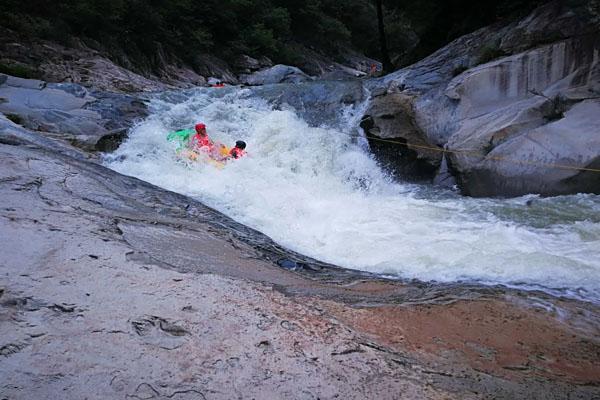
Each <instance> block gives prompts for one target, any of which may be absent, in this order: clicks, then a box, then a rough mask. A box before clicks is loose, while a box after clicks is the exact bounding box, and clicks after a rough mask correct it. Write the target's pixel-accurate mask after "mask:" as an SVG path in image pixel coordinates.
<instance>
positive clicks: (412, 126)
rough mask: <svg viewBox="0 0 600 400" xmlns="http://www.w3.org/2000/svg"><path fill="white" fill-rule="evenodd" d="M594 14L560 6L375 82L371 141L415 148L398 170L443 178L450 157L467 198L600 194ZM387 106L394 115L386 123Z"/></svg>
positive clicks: (599, 75) (599, 42)
mask: <svg viewBox="0 0 600 400" xmlns="http://www.w3.org/2000/svg"><path fill="white" fill-rule="evenodd" d="M594 4H596V3H595V2H594V1H588V2H585V4H584V5H581V6H577V7H569V6H567V5H564V4H563V3H561V2H552V3H550V4H548V5H546V6H543V7H541V8H539V9H537V10H536V11H534V12H533V13H532V14H531V15H529V16H528V17H526V18H525V19H523V20H521V21H518V22H515V23H513V24H510V25H506V26H491V27H487V28H483V29H481V30H479V31H477V32H474V33H473V34H470V35H466V36H464V37H461V38H459V39H457V40H455V41H454V42H452V43H450V44H449V45H448V46H446V47H445V48H443V49H440V50H439V51H437V52H435V53H434V54H432V55H431V56H429V57H427V58H425V59H424V60H422V61H420V62H418V63H416V64H415V65H413V66H410V67H407V68H405V69H402V70H400V71H397V72H395V73H393V74H390V75H388V76H386V77H384V78H382V79H380V80H378V81H375V82H370V83H369V84H368V86H369V88H370V90H371V92H372V94H373V96H374V99H373V102H372V104H371V107H370V108H369V110H368V111H367V118H370V119H371V120H372V126H371V127H370V130H369V133H370V134H372V135H375V136H377V137H381V138H396V139H398V140H405V141H407V142H408V143H409V144H408V146H401V147H403V148H404V150H406V148H407V147H408V149H409V150H410V151H404V154H401V156H400V157H399V158H397V159H399V160H400V162H399V165H402V164H407V163H410V160H411V159H412V160H419V161H420V160H425V161H426V166H427V168H432V167H433V168H437V167H439V165H440V164H439V163H440V160H441V153H442V152H443V151H444V147H445V151H446V152H447V155H448V157H447V160H448V164H449V169H450V171H451V172H452V173H454V174H455V175H456V177H457V181H458V184H459V187H460V189H461V190H462V191H463V193H465V194H468V195H472V196H517V195H522V194H526V193H540V194H544V195H558V194H567V193H577V192H593V193H600V174H599V173H597V172H594V171H590V170H594V169H598V167H599V166H600V136H599V135H598V128H597V127H598V126H600V113H598V110H599V109H600V57H599V55H598V54H600V28H599V27H600V24H599V23H598V22H599V21H600V17H599V14H598V12H597V9H596V8H594V7H593V5H594ZM594 10H596V11H594ZM549 42H550V43H549ZM398 96H402V98H403V99H405V100H404V102H405V104H403V105H402V106H398V105H397V104H398ZM380 104H389V105H387V106H386V107H388V108H390V107H391V108H393V111H386V112H385V113H383V114H381V113H380V112H379V109H380V108H381V106H380ZM394 105H396V106H394ZM406 121H409V122H406ZM424 143H425V146H423V144H424ZM410 144H414V145H416V146H415V147H411V146H410ZM425 147H427V148H433V149H435V148H437V149H438V152H439V153H440V155H439V156H437V157H436V156H432V154H431V152H432V151H435V150H428V149H426V148H425ZM415 153H416V154H417V156H416V157H415V156H414V154H415ZM407 157H408V158H407ZM413 166H414V168H415V169H422V168H423V167H420V166H419V165H417V164H415V163H414V162H413ZM427 168H426V169H427ZM578 168H581V169H578ZM586 169H587V170H586Z"/></svg>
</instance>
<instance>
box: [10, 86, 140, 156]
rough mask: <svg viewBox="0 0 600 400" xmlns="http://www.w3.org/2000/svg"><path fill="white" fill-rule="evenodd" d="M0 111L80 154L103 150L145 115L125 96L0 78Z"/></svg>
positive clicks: (135, 101) (115, 143)
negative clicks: (81, 150)
mask: <svg viewBox="0 0 600 400" xmlns="http://www.w3.org/2000/svg"><path fill="white" fill-rule="evenodd" d="M0 112H1V113H3V114H5V115H6V116H7V117H8V118H9V119H11V120H12V121H13V122H15V123H17V124H19V125H22V126H24V127H26V128H28V129H31V130H36V131H40V132H44V133H45V134H46V135H48V136H51V137H54V138H58V139H62V140H65V141H68V142H70V143H72V144H74V145H76V146H78V147H80V148H83V149H85V150H89V151H97V150H100V151H108V150H113V149H114V148H116V146H118V144H119V142H120V140H122V139H123V138H124V137H125V135H126V133H127V130H128V128H129V127H131V126H132V125H133V124H134V123H135V122H136V121H137V120H138V119H141V118H143V117H145V116H147V107H146V104H145V103H144V101H143V100H141V99H140V98H138V97H134V96H130V95H125V94H118V93H109V92H102V91H99V90H94V91H89V90H88V89H86V88H85V87H83V86H81V85H77V84H74V83H46V82H44V81H39V80H33V79H21V78H15V77H12V76H7V75H0Z"/></svg>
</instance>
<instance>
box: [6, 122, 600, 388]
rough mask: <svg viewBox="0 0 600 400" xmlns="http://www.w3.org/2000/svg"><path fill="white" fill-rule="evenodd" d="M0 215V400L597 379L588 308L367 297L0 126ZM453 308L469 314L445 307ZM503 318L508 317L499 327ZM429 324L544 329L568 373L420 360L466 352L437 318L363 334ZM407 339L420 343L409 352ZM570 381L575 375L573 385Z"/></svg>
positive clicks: (392, 286)
mask: <svg viewBox="0 0 600 400" xmlns="http://www.w3.org/2000/svg"><path fill="white" fill-rule="evenodd" d="M0 200H1V202H0V204H1V205H0V241H1V242H2V244H3V251H2V252H0V266H1V269H0V271H1V272H2V273H1V274H0V393H1V394H2V396H3V397H6V398H10V399H17V400H21V399H23V400H25V399H32V398H36V399H56V398H66V399H81V398H94V399H115V398H145V399H150V398H154V399H173V398H177V399H231V398H277V399H298V398H307V399H315V398H336V397H338V398H344V399H365V398H377V399H485V398H501V399H563V398H567V397H570V398H580V399H592V398H595V397H597V395H598V394H599V389H598V388H599V387H598V382H600V377H598V376H595V375H594V374H593V371H592V372H590V367H589V364H590V362H592V363H593V361H590V356H589V354H595V352H597V349H598V343H597V337H594V336H593V334H594V333H596V332H597V329H598V326H599V322H598V321H599V320H600V317H598V312H597V307H594V306H593V305H590V304H586V303H579V302H569V301H563V300H560V301H559V300H552V299H546V298H544V297H543V295H541V296H542V297H541V299H540V298H537V297H535V298H534V300H533V301H532V303H531V304H538V303H539V302H540V301H543V302H544V303H543V304H545V305H550V306H549V307H550V310H551V311H546V308H539V306H536V307H537V308H534V309H532V310H529V309H528V307H532V306H530V305H527V304H529V303H528V300H527V299H528V297H527V296H524V295H519V296H514V297H515V298H516V297H518V298H519V299H520V300H519V302H520V303H517V302H515V303H514V304H513V303H511V302H512V301H514V300H507V299H509V298H510V296H507V295H506V294H505V293H504V292H496V291H494V290H493V289H489V288H488V289H483V288H469V287H459V288H444V287H442V286H440V287H433V286H428V285H404V284H398V283H392V282H382V281H379V280H376V279H371V280H367V276H365V275H358V274H356V273H352V272H351V271H343V270H339V269H336V268H334V267H331V266H326V265H322V264H319V263H313V262H312V261H311V260H309V259H306V258H302V257H301V256H298V255H295V254H294V253H291V252H288V251H286V250H285V249H282V248H281V247H280V246H277V245H276V244H274V243H273V242H272V241H270V239H269V238H267V237H265V236H264V235H261V234H260V233H258V232H255V231H253V230H251V229H249V228H247V227H244V226H242V225H240V224H238V223H236V222H235V221H232V220H231V219H229V218H227V217H225V216H223V215H221V214H219V213H218V212H216V211H214V210H212V209H210V208H208V207H206V206H204V205H202V204H200V203H198V202H196V201H194V200H193V199H190V198H186V197H185V196H182V195H178V194H176V193H172V192H168V191H165V190H162V189H160V188H157V187H155V186H152V185H150V184H147V183H145V182H142V181H139V180H137V179H135V178H131V177H126V176H123V175H120V174H118V173H116V172H114V171H111V170H109V169H107V168H104V167H102V166H100V165H98V164H95V163H94V162H90V161H89V160H88V159H87V155H86V154H85V153H84V152H82V151H80V150H77V149H75V148H72V147H70V146H69V145H68V144H64V143H61V142H57V141H55V140H53V139H49V138H47V137H44V136H41V135H39V134H36V133H34V132H31V131H28V130H26V129H25V128H22V127H19V126H18V125H15V124H14V123H11V122H10V121H8V120H7V119H6V118H4V117H2V116H0ZM282 259H285V260H288V263H292V264H294V265H305V266H306V268H305V269H304V270H303V269H298V270H296V271H294V272H291V271H286V270H283V269H281V268H279V267H278V266H276V264H275V262H276V261H280V260H282ZM292 260H297V261H292ZM479 298H484V299H485V301H477V299H479ZM494 299H496V300H494ZM342 301H345V302H347V303H342ZM382 302H389V303H388V304H384V305H382ZM464 302H468V303H466V304H467V306H466V307H465V309H466V310H467V311H466V315H465V314H460V313H459V314H455V311H452V309H450V308H448V305H449V304H450V305H451V304H452V303H456V304H460V303H464ZM471 302H472V303H471ZM553 302H554V303H553ZM351 304H355V306H354V307H352V306H351ZM399 304H401V305H402V306H399ZM515 304H516V305H515ZM518 304H521V305H520V306H519V305H518ZM472 305H474V306H478V307H480V306H481V305H484V306H485V308H484V312H485V314H484V315H482V314H479V315H472V314H470V313H469V311H468V310H469V309H470V308H471V306H472ZM420 306H421V307H423V308H421V309H420V308H415V307H420ZM433 307H436V308H433ZM439 307H441V309H440V308H439ZM490 307H491V310H492V312H490V311H488V310H489V309H490ZM511 307H514V308H515V311H513V312H512V314H511V312H510V311H508V315H507V311H506V310H507V309H508V310H510V308H511ZM546 307H547V306H546ZM432 309H433V310H437V311H439V312H441V315H447V311H450V312H453V314H452V315H453V318H458V324H457V326H458V327H459V328H460V329H461V330H465V329H466V328H467V327H471V326H473V325H474V324H475V326H477V325H476V324H477V323H478V321H482V320H485V321H486V323H489V321H490V320H494V315H497V314H499V316H498V318H497V322H494V324H495V325H494V326H492V327H488V328H487V329H488V330H489V331H491V332H494V333H495V334H494V335H491V337H495V336H496V335H497V334H498V333H502V335H504V334H506V332H502V329H503V327H504V326H506V324H507V323H508V321H513V320H517V321H519V323H518V324H517V325H516V327H515V329H517V330H518V331H519V332H525V331H527V332H528V331H529V330H528V329H524V328H523V326H526V327H528V328H531V329H533V330H534V331H536V329H538V327H540V326H544V327H545V326H548V325H544V324H550V325H549V326H550V328H548V329H545V330H544V332H556V335H557V337H558V336H560V337H562V338H564V340H572V342H569V343H567V345H568V351H567V349H563V348H561V347H558V348H556V349H555V350H554V352H552V354H555V353H556V354H560V357H561V359H565V361H564V362H565V364H566V365H567V367H565V369H563V370H561V369H559V370H558V371H557V372H555V371H554V370H550V372H549V373H548V374H549V375H541V376H539V375H538V372H537V371H540V372H539V373H540V374H544V373H545V372H544V371H546V370H547V369H548V368H555V367H554V364H560V363H550V364H548V365H545V367H544V368H542V367H541V366H540V367H539V368H538V367H537V364H533V363H536V362H537V363H540V362H545V360H546V359H547V358H545V357H552V356H545V355H541V353H540V352H541V351H544V352H545V351H546V350H545V349H547V348H548V347H547V346H548V343H549V344H550V345H549V346H550V347H549V348H548V349H549V350H550V349H552V347H553V346H558V345H559V344H557V343H555V342H553V341H552V340H545V339H543V338H542V339H539V342H533V343H530V342H527V344H526V345H522V346H520V347H519V346H517V347H516V349H517V350H518V351H519V352H521V353H522V350H521V349H522V348H526V349H527V348H529V346H531V348H535V349H536V350H535V352H534V351H528V352H526V353H525V354H524V356H523V357H525V358H524V359H525V360H528V358H527V357H529V358H530V359H531V361H527V365H530V363H532V364H531V365H534V366H535V369H531V371H536V372H535V373H534V372H531V376H530V375H529V374H530V370H529V368H528V367H527V366H525V367H523V366H521V365H517V366H516V367H512V364H510V365H509V366H508V367H510V368H511V369H508V367H507V369H503V367H502V364H501V362H500V361H498V362H496V364H498V365H497V367H496V369H488V367H483V366H482V365H481V364H480V363H481V361H479V360H476V361H475V363H473V364H470V363H469V361H468V360H466V358H465V357H466V354H467V353H464V352H463V351H468V350H458V349H456V348H449V349H444V348H443V347H441V348H440V350H439V352H438V350H435V351H434V352H433V353H429V352H428V350H427V349H428V348H429V346H431V345H432V344H437V346H441V345H443V344H445V343H450V342H451V341H454V340H457V339H456V337H458V339H459V341H460V343H463V342H464V340H462V338H461V336H460V335H461V334H460V333H457V332H454V331H450V332H449V333H446V332H444V330H445V329H447V327H445V326H444V327H441V328H443V329H437V327H436V325H435V321H436V320H437V319H438V318H439V316H437V315H438V314H434V319H433V320H427V319H426V321H425V322H424V323H422V324H414V325H410V324H409V325H410V326H409V325H402V324H399V325H393V326H390V324H389V323H383V322H376V323H373V322H370V321H371V320H370V319H371V318H375V319H374V321H380V319H381V321H383V320H385V321H389V318H390V312H395V311H399V312H404V311H403V310H409V312H411V313H414V315H415V316H417V315H418V316H419V318H427V315H429V313H430V310H432ZM415 311H418V312H415ZM575 311H577V312H575ZM557 314H558V315H559V316H557ZM394 315H395V314H392V316H394ZM401 315H402V314H401ZM461 315H463V316H462V317H461ZM412 318H414V317H412ZM540 319H541V321H542V322H543V324H542V325H539V323H538V322H536V321H538V320H540ZM523 323H524V324H526V325H521V324H523ZM421 325H422V326H424V327H427V329H429V330H433V331H434V333H433V337H432V338H430V335H431V334H430V333H427V334H425V335H424V334H422V333H421V331H419V329H420V328H421ZM390 328H393V329H394V330H396V331H395V332H394V333H392V334H391V333H390V332H389V331H388V330H389V329H390ZM494 328H495V329H494ZM412 329H417V332H416V334H414V336H413V335H412V334H411V330H412ZM426 331H427V330H426ZM478 332H479V333H478ZM478 332H477V331H476V332H475V333H476V334H478V335H480V334H481V331H478ZM539 334H541V333H536V334H535V335H533V336H534V337H537V336H538V335H539ZM444 335H445V336H444ZM457 335H458V336H457ZM522 335H523V336H524V338H523V339H522V340H531V339H527V338H526V337H527V334H522ZM440 336H442V337H443V339H441V338H440ZM502 337H504V336H502ZM508 337H514V336H512V334H511V332H508ZM388 338H392V339H393V340H392V342H388ZM570 338H572V339H570ZM406 340H410V341H412V340H418V342H417V343H423V342H422V341H423V340H431V344H430V343H429V342H425V343H426V344H425V345H424V347H422V346H421V345H419V348H418V349H415V348H413V347H412V345H408V346H405V345H404V342H405V341H406ZM471 340H477V339H471ZM500 343H501V344H500V347H499V349H498V350H497V349H489V348H488V347H485V346H483V344H479V342H477V343H470V344H469V345H470V346H471V348H476V349H481V350H477V351H478V352H477V353H476V355H475V357H476V358H479V359H480V358H481V357H483V356H485V357H487V358H489V357H491V356H490V354H491V355H492V356H493V355H494V354H497V353H502V355H504V353H505V352H506V351H507V349H506V344H505V343H504V339H502V340H501V341H500ZM397 346H399V347H397ZM486 346H490V344H487V342H486ZM544 346H546V347H544ZM540 348H541V349H544V350H539V349H540ZM500 349H502V351H500ZM508 350H512V351H515V349H514V348H512V347H511V348H509V349H508ZM480 353H481V354H483V356H479V354H480ZM519 354H520V353H519ZM582 354H583V355H582ZM512 357H516V356H512ZM515 359H517V360H521V358H520V357H518V358H515ZM550 359H551V360H552V358H550ZM510 360H511V361H512V358H511V359H510ZM536 360H538V361H536ZM539 360H542V361H539ZM519 362H520V361H519ZM559 366H560V365H559ZM482 368H483V370H482ZM572 369H574V370H576V371H583V372H580V374H581V376H578V375H577V373H576V374H572V373H571V372H569V371H571V370H572ZM502 371H508V374H507V373H506V372H502Z"/></svg>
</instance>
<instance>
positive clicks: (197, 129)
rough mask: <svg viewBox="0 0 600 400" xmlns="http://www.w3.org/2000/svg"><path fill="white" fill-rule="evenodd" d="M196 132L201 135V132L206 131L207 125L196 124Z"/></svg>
mask: <svg viewBox="0 0 600 400" xmlns="http://www.w3.org/2000/svg"><path fill="white" fill-rule="evenodd" d="M195 128H196V132H198V133H200V131H205V130H206V125H204V124H203V123H200V124H196V127H195Z"/></svg>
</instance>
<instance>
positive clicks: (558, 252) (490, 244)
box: [105, 89, 600, 302]
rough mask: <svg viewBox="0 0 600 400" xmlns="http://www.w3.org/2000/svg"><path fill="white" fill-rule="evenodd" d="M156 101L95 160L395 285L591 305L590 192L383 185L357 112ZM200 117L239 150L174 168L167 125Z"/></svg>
mask: <svg viewBox="0 0 600 400" xmlns="http://www.w3.org/2000/svg"><path fill="white" fill-rule="evenodd" d="M218 90H219V89H199V90H196V91H192V92H190V93H189V96H188V97H187V98H186V99H185V100H184V101H182V100H181V99H180V98H179V97H177V96H175V97H172V98H171V99H170V100H169V98H170V97H169V96H167V95H163V96H157V98H155V99H154V100H153V101H152V103H151V116H150V117H148V118H147V119H146V120H145V121H143V122H141V123H140V124H138V125H137V126H136V127H135V128H134V129H132V131H131V132H130V135H129V138H128V139H127V140H126V141H125V142H124V143H123V144H122V145H121V146H120V148H119V149H117V150H116V151H115V152H114V153H112V154H110V155H107V156H106V158H105V164H106V165H107V166H109V167H110V168H112V169H114V170H116V171H118V172H120V173H123V174H125V175H131V176H135V177H137V178H140V179H142V180H145V181H148V182H150V183H153V184H155V185H157V186H161V187H163V188H166V189H169V190H172V191H175V192H179V193H182V194H185V195H188V196H191V197H194V198H197V199H198V200H200V201H202V202H203V203H205V204H207V205H209V206H211V207H213V208H215V209H217V210H219V211H221V212H223V213H224V214H226V215H228V216H230V217H232V218H234V219H235V220H237V221H239V222H241V223H243V224H246V225H248V226H250V227H252V228H255V229H257V230H259V231H261V232H263V233H265V234H266V235H268V236H270V237H271V238H272V239H273V240H275V241H276V242H278V243H280V244H282V245H284V246H286V247H287V248H289V249H291V250H294V251H297V252H299V253H302V254H305V255H307V256H310V257H313V258H316V259H318V260H321V261H325V262H329V263H332V264H336V265H339V266H343V267H348V268H353V269H358V270H364V271H370V272H374V273H378V274H383V275H386V276H393V277H398V278H401V279H413V278H414V279H419V280H423V281H436V282H477V283H482V284H503V285H506V286H510V287H519V288H523V289H537V290H544V291H546V292H549V293H551V294H554V295H562V296H568V297H576V298H580V299H584V300H588V301H593V302H600V196H595V195H585V194H579V195H573V196H559V197H552V198H540V197H538V196H535V195H530V196H524V197H518V198H512V199H473V198H468V197H463V196H461V195H459V194H458V193H456V192H454V191H451V190H445V189H440V188H437V187H433V186H430V185H416V184H404V183H399V182H397V181H394V180H392V179H391V178H390V176H388V174H386V172H385V171H383V170H382V169H381V168H379V166H378V164H377V163H376V161H375V160H374V159H373V157H372V155H371V154H370V153H369V150H368V145H367V144H366V141H365V140H364V139H363V138H360V137H357V135H356V126H357V123H358V121H357V119H358V118H359V117H360V115H361V110H360V106H358V107H357V108H356V109H352V108H347V109H345V110H341V111H340V121H342V122H341V123H336V124H333V125H332V126H334V127H332V126H330V127H311V126H309V124H308V123H307V122H306V121H304V120H303V119H302V118H301V117H300V116H299V115H298V114H297V113H296V112H295V111H294V110H292V109H286V108H285V107H283V108H282V107H278V108H277V109H276V108H274V107H273V106H271V105H269V104H268V103H267V102H266V101H264V100H261V99H258V98H256V97H255V96H252V95H251V92H250V91H248V90H246V89H241V90H240V89H232V90H221V92H220V93H218V95H215V91H218ZM200 121H201V122H204V123H205V124H206V125H207V128H208V133H209V135H210V137H211V138H212V139H213V140H215V141H219V142H222V143H225V144H226V145H228V146H231V145H233V144H234V143H235V141H236V140H244V141H246V143H247V144H248V147H247V151H248V156H247V157H244V158H242V159H239V160H235V161H231V162H229V163H227V164H226V165H225V167H223V168H218V167H216V166H214V165H212V164H207V163H201V162H199V163H194V162H183V161H182V160H180V159H179V158H178V157H177V155H176V144H175V143H172V142H168V141H167V140H166V136H167V134H168V132H170V131H173V130H177V129H182V128H189V127H192V126H193V125H194V124H195V123H197V122H200Z"/></svg>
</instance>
